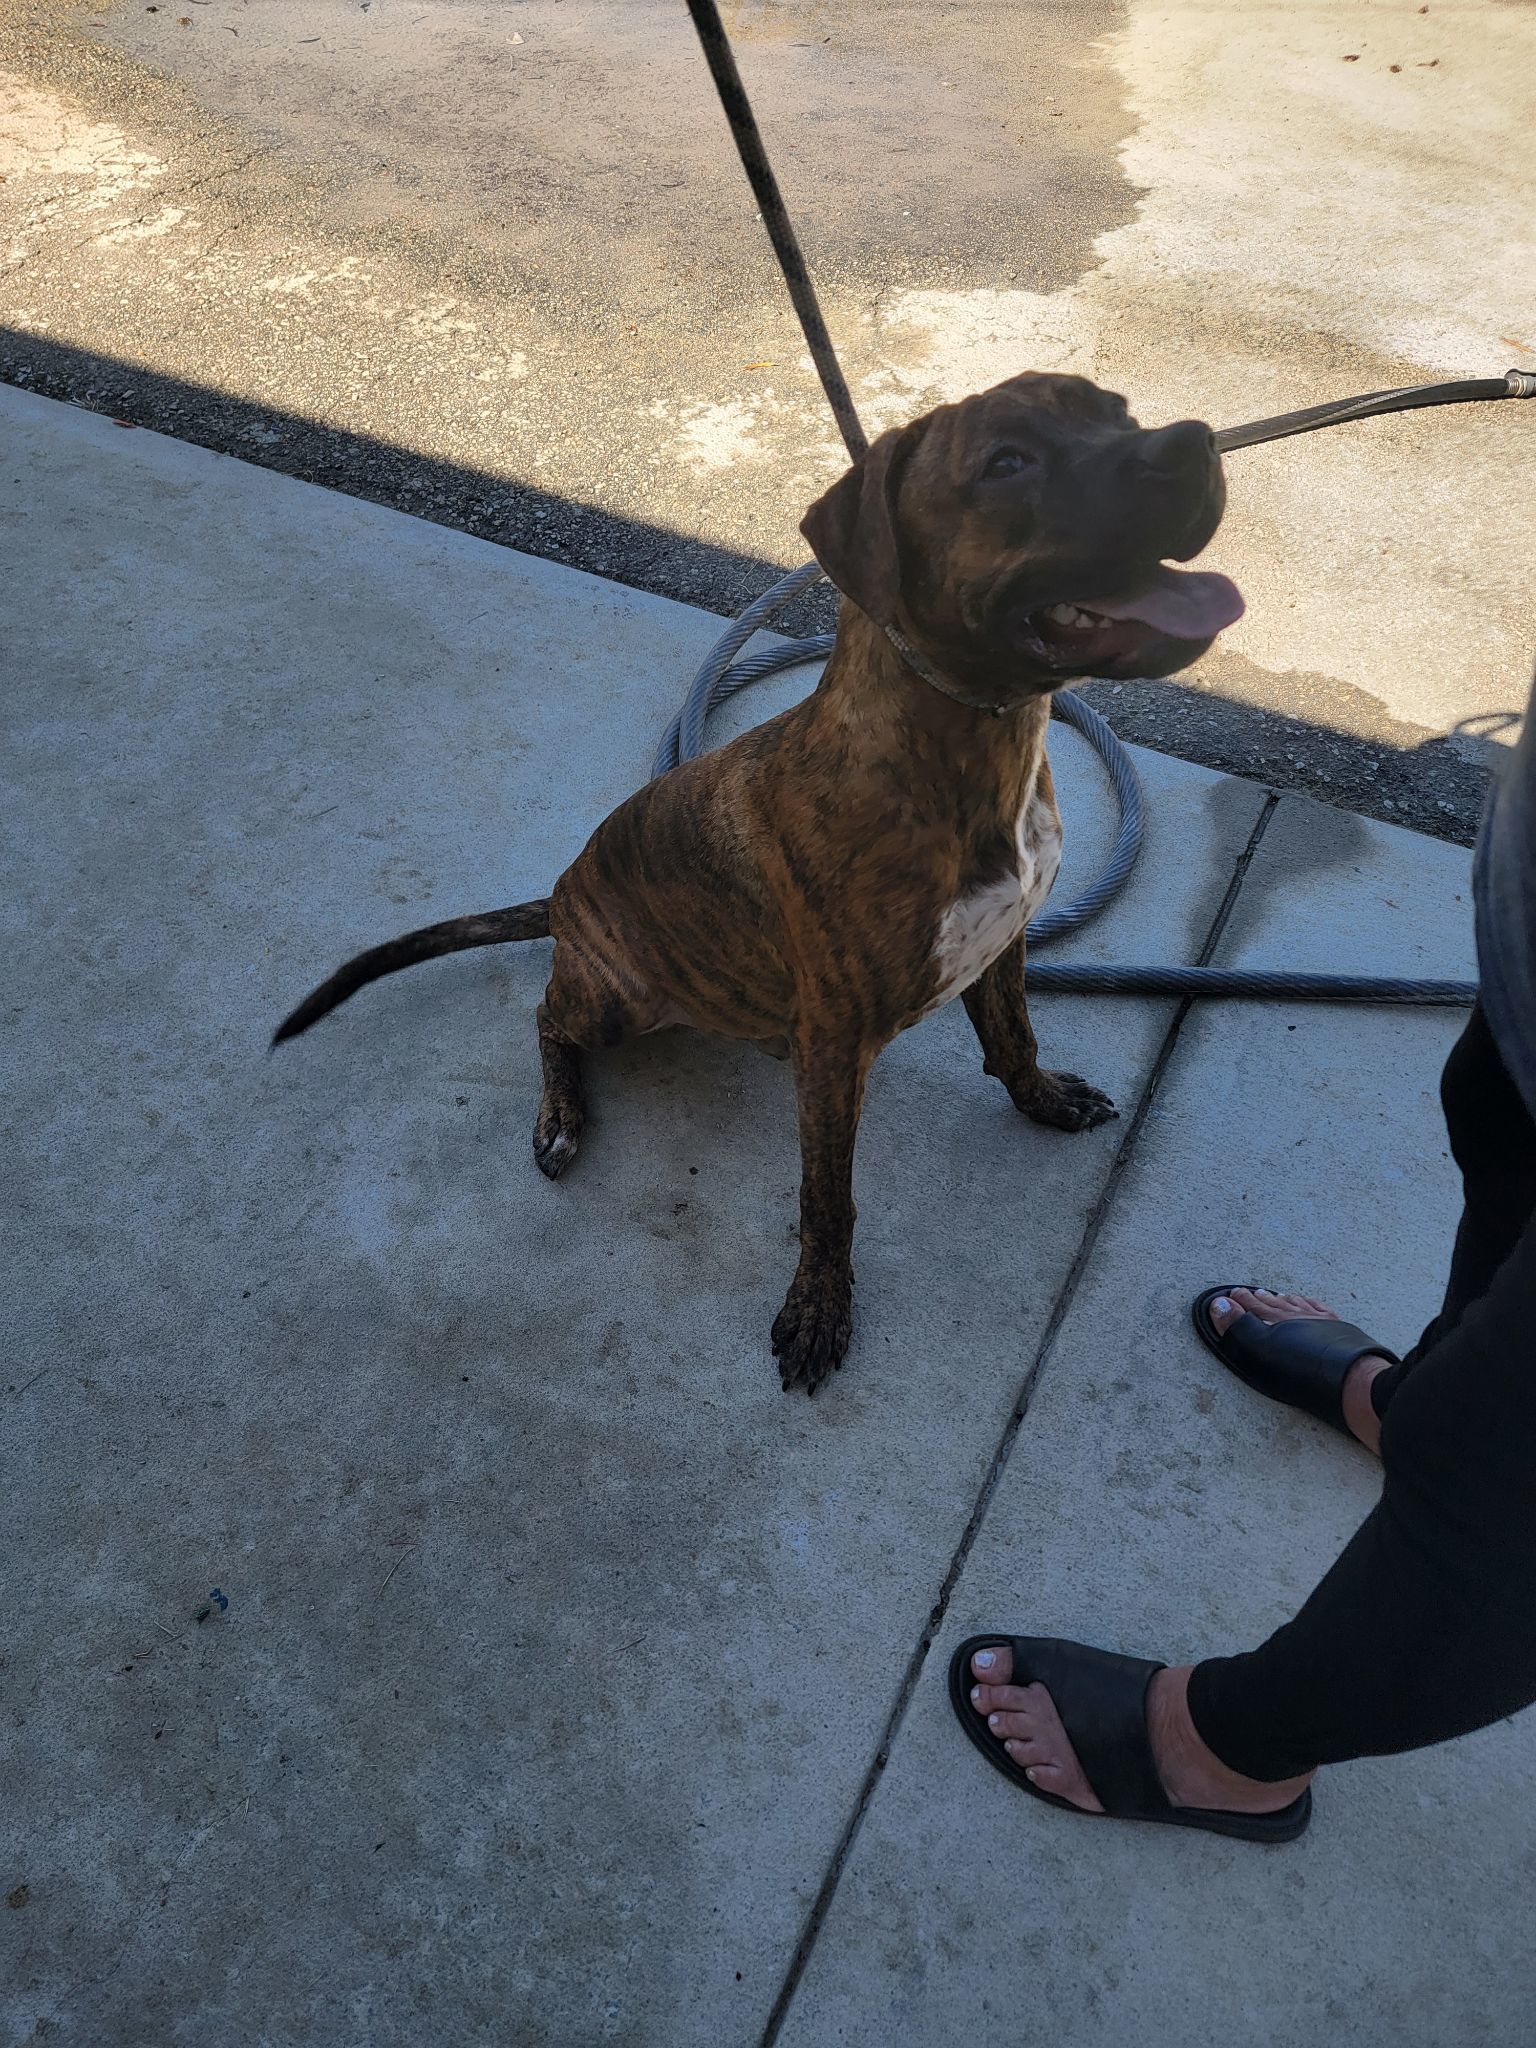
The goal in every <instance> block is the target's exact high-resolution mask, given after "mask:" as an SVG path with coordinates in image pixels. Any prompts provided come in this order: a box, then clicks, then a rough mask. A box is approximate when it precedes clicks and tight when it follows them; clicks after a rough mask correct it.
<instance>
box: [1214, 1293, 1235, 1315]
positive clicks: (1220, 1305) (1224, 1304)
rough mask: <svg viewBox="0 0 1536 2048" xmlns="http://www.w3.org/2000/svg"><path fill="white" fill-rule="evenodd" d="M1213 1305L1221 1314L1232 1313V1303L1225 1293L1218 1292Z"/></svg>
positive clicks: (1218, 1313)
mask: <svg viewBox="0 0 1536 2048" xmlns="http://www.w3.org/2000/svg"><path fill="white" fill-rule="evenodd" d="M1211 1307H1212V1308H1213V1309H1214V1310H1215V1311H1216V1313H1217V1315H1219V1316H1229V1315H1231V1313H1232V1304H1231V1302H1230V1301H1228V1299H1227V1297H1226V1296H1225V1295H1224V1294H1218V1295H1217V1297H1216V1299H1215V1300H1214V1301H1213V1302H1212V1303H1211Z"/></svg>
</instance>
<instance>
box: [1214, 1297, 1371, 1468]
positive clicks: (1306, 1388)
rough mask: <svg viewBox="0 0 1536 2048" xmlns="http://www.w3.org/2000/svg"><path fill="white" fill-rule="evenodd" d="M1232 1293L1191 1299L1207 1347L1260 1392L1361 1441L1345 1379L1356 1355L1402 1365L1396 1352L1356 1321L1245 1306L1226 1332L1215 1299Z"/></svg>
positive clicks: (1247, 1384)
mask: <svg viewBox="0 0 1536 2048" xmlns="http://www.w3.org/2000/svg"><path fill="white" fill-rule="evenodd" d="M1236 1284H1237V1285H1238V1286H1239V1287H1242V1286H1245V1285H1246V1284H1247V1283H1246V1282H1245V1281H1241V1280H1240V1281H1238V1282H1237V1283H1236ZM1255 1291H1256V1290H1255ZM1231 1292H1232V1289H1231V1288H1230V1287H1208V1288H1207V1289H1206V1290H1205V1292H1204V1294H1197V1295H1196V1296H1195V1299H1194V1300H1193V1301H1192V1302H1191V1303H1190V1308H1189V1318H1190V1321H1191V1322H1192V1323H1193V1324H1194V1326H1195V1335H1196V1336H1197V1337H1198V1338H1199V1339H1200V1342H1201V1343H1202V1344H1203V1345H1204V1346H1205V1348H1206V1350H1207V1351H1212V1352H1214V1353H1215V1355H1216V1356H1217V1357H1218V1358H1219V1359H1220V1360H1221V1362H1222V1364H1223V1365H1224V1366H1225V1367H1226V1368H1227V1371H1228V1372H1230V1373H1233V1374H1235V1375H1236V1377H1237V1378H1238V1379H1240V1380H1241V1381H1242V1383H1243V1385H1244V1386H1245V1387H1251V1388H1252V1389H1253V1391H1254V1392H1255V1393H1256V1394H1264V1395H1266V1396H1267V1397H1268V1398H1269V1399H1270V1400H1271V1401H1281V1402H1283V1403H1284V1404H1285V1406H1286V1407H1288V1408H1300V1409H1301V1410H1302V1411H1303V1412H1304V1413H1305V1414H1308V1415H1315V1416H1316V1417H1317V1419H1318V1421H1319V1422H1326V1423H1329V1424H1330V1425H1331V1426H1332V1427H1333V1428H1334V1429H1336V1430H1338V1431H1339V1432H1340V1434H1341V1435H1343V1436H1347V1437H1348V1438H1349V1440H1350V1442H1351V1443H1352V1444H1353V1443H1358V1442H1359V1438H1358V1437H1357V1436H1356V1435H1355V1433H1354V1431H1353V1430H1352V1429H1351V1428H1350V1426H1349V1424H1348V1423H1347V1422H1346V1421H1345V1420H1344V1382H1345V1380H1346V1379H1347V1378H1348V1377H1349V1369H1350V1367H1351V1366H1352V1365H1353V1364H1354V1363H1355V1361H1356V1360H1357V1359H1360V1358H1367V1357H1370V1358H1384V1359H1386V1360H1387V1362H1388V1364H1389V1365H1400V1364H1401V1363H1402V1360H1401V1359H1400V1358H1399V1357H1398V1355H1397V1353H1396V1352H1395V1351H1389V1350H1388V1349H1387V1347H1386V1345H1385V1344H1378V1343H1377V1342H1376V1339H1375V1338H1374V1337H1370V1336H1367V1335H1366V1333H1365V1331H1364V1330H1362V1329H1359V1328H1357V1327H1356V1325H1355V1324H1354V1323H1341V1322H1338V1321H1336V1320H1334V1319H1332V1318H1329V1317H1326V1316H1295V1317H1293V1318H1291V1319H1290V1320H1288V1321H1286V1322H1283V1323H1265V1322H1261V1321H1260V1320H1259V1318H1258V1317H1257V1316H1251V1315H1249V1314H1248V1312H1247V1310H1246V1309H1245V1310H1244V1311H1243V1313H1242V1314H1241V1315H1239V1317H1238V1319H1237V1321H1236V1322H1235V1323H1233V1324H1231V1325H1230V1327H1229V1328H1228V1329H1227V1331H1226V1334H1225V1335H1222V1334H1221V1333H1219V1332H1218V1331H1217V1329H1216V1326H1215V1324H1214V1323H1213V1322H1212V1321H1211V1303H1212V1302H1213V1301H1219V1300H1220V1299H1221V1298H1222V1297H1223V1296H1224V1295H1230V1294H1231Z"/></svg>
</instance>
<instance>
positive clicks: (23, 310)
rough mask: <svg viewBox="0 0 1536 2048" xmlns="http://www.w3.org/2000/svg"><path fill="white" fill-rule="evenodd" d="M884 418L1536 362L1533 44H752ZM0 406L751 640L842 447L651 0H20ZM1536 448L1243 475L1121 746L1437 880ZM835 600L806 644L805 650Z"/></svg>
mask: <svg viewBox="0 0 1536 2048" xmlns="http://www.w3.org/2000/svg"><path fill="white" fill-rule="evenodd" d="M725 13H726V16H727V21H728V26H729V28H730V31H731V33H732V35H733V37H734V39H735V41H736V44H737V47H738V50H739V55H740V61H741V66H742V70H743V73H744V75H745V77H746V79H747V82H748V85H749V87H750V89H751V91H752V93H753V95H754V98H755V101H756V103H757V106H758V108H759V111H760V114H761V117H762V121H763V125H764V129H765V132H766V134H767V136H768V139H769V143H770V147H771V149H772V152H773V155H774V158H775V161H776V163H777V165H778V168H779V171H780V175H781V179H782V182H783V184H784V187H785V190H786V192H787V194H788V197H789V200H790V203H791V206H792V208H793V209H794V211H795V213H796V216H797V218H798V220H799V223H800V227H801V231H802V237H803V240H804V243H805V246H806V249H807V251H808V253H809V256H810V259H811V262H812V265H813V268H814V270H815V273H816V276H817V278H818V281H819V283H820V286H821V289H822V292H823V296H824V300H825V304H826V308H827V313H828V318H829V321H830V324H831V327H832V331H833V333H834V335H835V337H836V339H837V341H838V343H839V345H840V347H841V349H842V351H843V353H844V356H845V359H846V363H847V367H848V371H849V375H850V378H851V381H852V384H853V389H854V392H855V396H856V398H857V400H858V403H859V405H860V407H861V409H862V411H863V413H864V415H865V417H866V419H867V420H868V421H869V423H870V424H871V425H872V426H876V427H878V426H881V425H884V424H887V423H889V422H892V421H895V420H898V419H902V418H905V417H908V416H910V415H912V414H914V413H916V412H918V411H920V410H922V409H924V408H926V407H927V406H929V405H931V404H933V403H935V402H938V401H940V400H942V399H945V398H948V397H953V396H956V395H959V394H961V393H963V392H965V391H968V390H972V389H975V388H978V387H979V386H982V385H985V384H987V383H990V382H993V381H995V380H996V379H997V378H998V377H1000V376H1003V375H1006V374H1009V373H1011V372H1012V371H1014V370H1017V369H1019V368H1023V367H1029V366H1035V367H1053V368H1061V369H1078V370H1082V371H1085V372H1086V373H1088V374H1090V375H1093V376H1095V377H1097V378H1099V379H1100V380H1101V381H1103V382H1105V383H1108V384H1111V385H1113V386H1116V387H1118V388H1120V389H1122V390H1125V391H1126V392H1127V393H1128V394H1129V395H1130V397H1131V399H1132V401H1133V403H1134V404H1135V406H1136V407H1137V408H1138V409H1139V411H1140V413H1141V415H1142V417H1144V418H1146V419H1148V420H1158V419H1164V418H1172V417H1179V416H1187V415H1190V414H1198V415H1200V416H1203V417H1207V418H1210V419H1212V420H1213V421H1215V422H1216V423H1217V424H1231V423H1233V422H1235V421H1239V420H1242V419H1245V418H1251V417H1254V416H1256V415H1261V414H1266V413H1271V412H1275V411H1279V410H1284V409H1286V408H1289V407H1292V406H1297V405H1302V404H1307V403H1312V402H1315V401H1317V400H1320V399H1323V398H1327V397H1331V396H1338V395H1344V394H1348V393H1351V392H1355V391H1360V390H1367V389H1373V388H1379V387H1382V386H1387V385H1393V384H1399V383H1410V382H1416V381H1421V380H1423V379H1425V378H1427V377H1434V376H1447V375H1453V374H1472V373H1487V372H1489V371H1498V370H1502V369H1503V368H1505V367H1506V366H1507V365H1509V364H1521V365H1525V366H1527V367H1529V366H1532V365H1536V288H1533V282H1532V280H1533V278H1536V254H1533V245H1532V238H1531V229H1530V223H1529V209H1528V207H1527V206H1526V204H1525V198H1524V194H1525V192H1526V190H1527V189H1528V185H1529V178H1528V176H1527V175H1525V173H1527V172H1528V170H1529V168H1530V163H1531V158H1532V143H1531V139H1530V127H1529V121H1528V110H1529V106H1530V104H1531V102H1532V98H1533V94H1536V54H1533V53H1536V15H1533V13H1532V11H1531V10H1530V9H1529V8H1528V7H1519V6H1511V5H1507V4H1502V0H1462V4H1459V5H1457V6H1455V7H1451V6H1448V5H1443V4H1439V0H1432V4H1431V5H1429V6H1427V7H1426V6H1422V5H1418V4H1417V0H1343V4H1340V5H1336V6H1332V7H1330V8H1327V9H1314V10H1301V9H1295V8H1289V7H1280V6H1262V7H1249V8H1244V9H1241V10H1233V9H1231V8H1219V9H1218V8H1212V7H1211V6H1209V5H1208V4H1201V0H1181V4H1175V5H1153V4H1151V0H1130V4H1129V5H1127V6H1117V5H1112V4H1107V0H1035V4H1027V0H988V4H985V5H983V4H979V0H976V4H964V0H962V4H954V5H946V6H942V7H938V6H934V5H932V4H929V0H924V4H916V0H858V4H846V5H837V6H833V5H830V4H827V0H736V4H732V5H728V6H727V7H726V9H725ZM0 179H3V182H0V376H3V377H4V378H7V379H9V380H11V381H13V382H15V383H17V384H20V385H22V386H24V387H26V388H29V389H31V390H34V391H38V392H44V393H51V394H53V395H56V396H60V397H67V398H71V399H73V400H75V401H77V402H79V403H83V404H86V405H89V406H92V407H95V408H96V409H98V410H102V411H106V412H108V413H112V414H117V415H120V416H123V417H126V418H129V419H131V420H134V421H138V422H140V423H143V424H147V425H153V426H157V427H160V428H163V429H164V430H165V431H167V432H169V433H173V434H176V435H178V436H180V437H182V438H184V439H189V440H194V441H200V442H202V443H204V444H205V445H207V446H210V447H214V448H218V449H224V450H229V451H232V452H235V453H238V454H240V455H242V456H244V457H246V458H247V459H249V460H252V461H256V462H260V463H264V464H266V465H268V466H271V467H274V468H278V469H283V470H286V471H287V472H289V473H290V474H293V475H296V476H300V477H303V478H307V479H311V480H317V481H320V482H324V483H329V484H333V485H335V486H337V487H339V488H341V489H343V490H347V491H350V492H353V493H355V494H358V495H361V496H365V497H371V498H374V499H377V500H379V501H380V502H382V503H385V504H389V505H393V506H396V507H399V508H402V509H406V510H409V511H413V512H416V513H418V514H421V515H422V516H425V517H427V518H429V519H434V520H437V521H440V522H441V523H443V524H445V525H449V526H455V527H460V528H462V529H464V530H465V531H467V532H470V533H473V534H477V535H481V536H483V537H487V538H491V539H496V540H500V541H505V542H509V543H511V544H512V545H514V546H516V547H518V548H519V549H522V550H524V551H526V552H531V553H535V554H539V555H543V556H546V557H548V558H549V559H551V560H555V561H562V562H566V563H570V564H573V565H576V566H580V567H584V568H588V569H591V570H593V571H596V572H598V573H601V574H603V575H605V576H608V577H610V578H613V579H616V580H618V581H620V582H623V583H626V584H629V585H631V586H634V587H637V588H640V589H644V590H648V591H653V592H658V593H661V594H665V595H669V596H674V597H679V598H683V599H686V600H688V601H689V602H691V603H693V604H695V605H699V606H703V607H705V608H707V609H710V610H713V611H717V612H722V613H730V612H733V611H735V610H736V609H738V608H739V606H740V605H741V603H742V602H744V601H745V599H746V598H747V597H748V596H750V595H751V594H753V593H755V592H756V591H757V590H759V589H761V588H762V587H763V586H764V585H765V584H766V583H767V582H768V581H770V580H771V579H772V577H773V575H774V574H775V573H776V572H777V571H778V570H780V569H782V568H784V567H787V566H790V565H792V564H794V563H795V562H797V561H799V560H801V559H803V557H804V552H805V550H804V546H803V543H802V542H801V540H800V538H799V536H798V533H797V530H796V529H797V524H798V520H799V518H800V516H801V513H802V511H803V509H804V507H805V505H806V503H807V502H808V501H809V500H810V498H811V497H813V496H814V495H816V494H817V493H818V492H819V491H820V490H821V489H822V488H823V487H824V486H825V485H826V483H827V482H828V481H830V479H831V478H832V477H833V476H835V475H836V473H837V470H838V467H839V464H840V460H841V457H840V452H839V448H838V444H837V441H836V438H835V436H834V434H833V432H832V430H831V427H830V423H829V421H828V418H827V415H826V410H825V407H824V404H823V402H822V399H821V396H820V393H819V390H818V388H817V386H816V384H815V381H814V378H813V376H812V374H811V372H810V369H809V365H808V362H807V360H806V359H805V357H804V355H803V352H802V349H801V346H800V343H799V339H798V335H797V332H796V330H795V328H794V325H793V322H792V319H791V317H790V315H789V311H788V308H787V305H786V302H785V299H784V294H783V291H782V287H781V285H780V283H779V280H778V277H777V274H776V271H775V270H774V267H773V265H772V262H771V258H770V255H769V252H768V249H767V246H766V242H765V239H764V237H763V233H762V229H761V227H760V226H759V225H758V223H757V222H756V221H755V219H754V216H753V208H752V202H751V199H750V196H749V194H748V192H747V189H746V187H745V184H744V182H743V180H742V178H741V174H740V171H739V169H738V167H737V165H736V162H735V159H734V155H733V153H732V149H731V145H730V141H729V138H728V136H727V133H726V131H725V128H724V125H723V122H722V120H721V117H720V115H719V111H718V108H717V107H716V105H715V102H714V100H713V97H712V93H711V90H710V87H709V84H708V80H707V77H706V74H705V72H704V69H703V65H702V61H701V59H700V57H699V55H698V52H697V50H696V48H695V46H694V43H693V40H692V34H691V30H690V28H689V26H688V22H687V19H686V15H685V13H684V11H683V9H682V7H681V6H680V5H679V4H676V0H500V4H497V5H485V4H475V0H163V4H159V5H145V4H143V0H104V4H102V5H96V6H92V5H87V4H84V0H0ZM1533 453H1536V405H1533V406H1530V407H1526V408H1519V407H1515V406H1504V407H1486V408H1480V409H1469V410H1461V411H1454V412H1440V413H1434V414H1421V415H1417V416H1410V417H1406V418H1400V419H1397V420H1392V421H1379V422H1375V423H1372V424H1370V425H1365V426H1360V427H1355V428H1348V429H1342V430H1337V431H1335V432H1333V433H1330V434H1328V435H1325V436H1319V437H1312V438H1309V439H1306V440H1302V441H1297V442H1293V443H1288V444H1285V445H1283V446H1280V447H1273V448H1267V449H1256V450H1252V451H1249V452H1245V453H1242V454H1239V455H1236V456H1234V457H1233V458H1232V459H1231V461H1230V462H1229V465H1228V470H1229V480H1230V486H1231V498H1232V505H1231V511H1230V514H1229V518H1228V523H1227V527H1226V529H1225V530H1224V532H1223V534H1222V535H1221V536H1220V537H1219V539H1218V542H1217V545H1216V547H1215V548H1214V549H1213V551H1212V555H1211V560H1212V563H1213V565H1215V564H1219V565H1220V566H1222V567H1224V568H1228V569H1230V570H1231V571H1232V572H1233V573H1234V574H1236V576H1237V577H1238V580H1239V581H1240V582H1241V583H1242V584H1243V587H1244V589H1245V591H1246V592H1247V594H1248V597H1249V603H1250V610H1249V615H1248V618H1247V619H1246V620H1245V621H1244V623H1243V624H1242V625H1241V626H1240V627H1239V628H1238V629H1237V630H1236V631H1234V632H1233V633H1231V634H1228V635H1227V636H1225V637H1224V639H1223V642H1222V645H1221V646H1220V648H1218V649H1217V650H1215V651H1214V652H1213V653H1212V654H1211V655H1210V656H1208V657H1207V658H1206V660H1205V661H1204V662H1203V663H1202V664H1200V666H1199V667H1198V668H1197V669H1196V670H1195V671H1193V672H1191V674H1190V675H1188V676H1187V677H1184V678H1181V679H1180V680H1179V681H1178V682H1177V683H1176V684H1174V685H1171V686H1170V685H1165V684H1152V685H1141V684H1137V685H1126V686H1125V687H1123V688H1122V689H1121V690H1119V691H1118V692H1111V691H1101V692H1099V693H1098V694H1099V696H1100V698H1101V700H1102V708H1104V709H1105V710H1106V711H1107V712H1108V713H1109V714H1110V716H1111V717H1112V719H1113V720H1114V722H1115V723H1116V725H1117V726H1118V727H1119V729H1120V730H1121V731H1122V733H1124V734H1126V735H1128V736H1129V737H1132V738H1134V739H1138V740H1140V741H1142V742H1143V743H1145V744H1148V745H1151V746H1154V747H1158V748H1160V749H1163V750H1166V751H1170V752H1174V753H1179V754H1183V755H1185V756H1187V757H1189V758H1191V759H1194V760H1199V761H1203V762H1206V763H1208V764H1210V765H1213V766H1216V767H1220V768H1225V769H1231V770H1236V771H1238V772H1241V773H1244V774H1248V775H1253V776H1256V777H1259V778H1261V779H1263V780H1265V781H1267V782H1269V783H1270V784H1271V785H1273V786H1276V787H1282V788H1297V789H1305V790H1308V791H1310V792H1312V793H1313V794H1316V795H1319V796H1322V797H1324V798H1326V799H1328V800H1330V801H1333V802H1336V803H1341V804H1344V805H1346V806H1348V807H1350V808H1354V809H1360V810H1366V811H1370V812H1373V813H1375V814H1376V815H1378V816H1380V817H1382V818H1385V819H1395V820H1397V821H1399V822H1404V823H1409V824H1412V825H1415V826H1417V827H1419V828H1421V829H1424V830H1428V831H1433V832H1437V833H1440V834H1442V835H1445V836H1449V837H1452V838H1457V839H1460V840H1463V841H1465V840H1467V839H1469V838H1470V836H1471V834H1472V831H1473V829H1474V827H1475V823H1476V819H1477V816H1478V813H1479V811H1480V808H1481V804H1482V800H1483V791H1484V786H1485V777H1486V769H1487V765H1488V764H1489V763H1490V762H1491V761H1494V760H1496V759H1497V756H1498V748H1499V745H1500V742H1501V741H1502V740H1507V738H1508V737H1509V735H1510V732H1511V730H1512V728H1513V724H1514V721H1515V719H1516V717H1517V716H1518V713H1519V710H1520V708H1521V706H1523V704H1524V701H1525V695H1526V688H1527V684H1528V681H1529V665H1530V642H1531V630H1530V617H1529V588H1528V566H1527V565H1528V562H1529V559H1530V552H1531V549H1530V542H1531V538H1532V533H1531V523H1532V515H1531V511H1530V504H1531V495H1530V491H1529V488H1528V479H1529V475H1530V467H1531V461H1532V456H1533ZM827 602H828V600H827V598H826V596H825V594H823V596H822V598H821V599H820V600H818V601H815V602H812V603H809V604H808V605H807V606H806V607H805V608H804V609H803V610H802V612H801V613H800V614H799V615H798V617H797V618H795V619H791V620H790V621H789V622H788V623H789V624H791V625H792V626H794V627H797V628H800V629H803V628H805V627H808V626H810V625H811V624H812V623H815V622H818V620H819V619H824V617H825V613H826V605H827Z"/></svg>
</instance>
